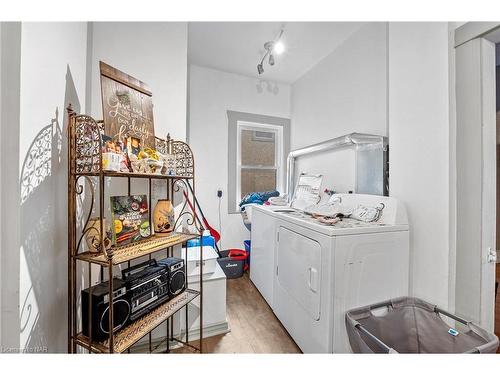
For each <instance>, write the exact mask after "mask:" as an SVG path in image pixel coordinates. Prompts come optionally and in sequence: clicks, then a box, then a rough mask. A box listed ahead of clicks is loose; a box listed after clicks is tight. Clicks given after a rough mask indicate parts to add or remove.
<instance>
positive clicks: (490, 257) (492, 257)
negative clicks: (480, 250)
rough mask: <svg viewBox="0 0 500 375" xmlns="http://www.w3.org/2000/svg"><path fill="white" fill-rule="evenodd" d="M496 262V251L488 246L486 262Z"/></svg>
mask: <svg viewBox="0 0 500 375" xmlns="http://www.w3.org/2000/svg"><path fill="white" fill-rule="evenodd" d="M496 262H497V251H496V250H495V249H493V248H491V247H489V248H488V263H496Z"/></svg>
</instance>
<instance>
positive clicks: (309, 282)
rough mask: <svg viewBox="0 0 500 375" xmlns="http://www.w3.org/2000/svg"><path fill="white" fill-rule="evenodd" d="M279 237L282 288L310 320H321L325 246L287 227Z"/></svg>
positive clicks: (278, 254)
mask: <svg viewBox="0 0 500 375" xmlns="http://www.w3.org/2000/svg"><path fill="white" fill-rule="evenodd" d="M278 235H279V242H278V249H277V254H276V266H277V269H276V273H277V280H278V284H279V286H280V287H281V288H282V289H283V291H284V292H285V293H287V294H288V296H289V298H291V299H293V300H294V302H295V303H296V304H298V305H300V306H301V307H302V309H303V310H304V311H306V312H307V314H308V315H309V318H310V319H313V320H319V318H320V305H319V302H320V287H321V285H320V276H321V275H320V271H321V245H320V244H319V242H318V241H316V240H315V239H313V238H309V237H306V236H304V235H302V234H300V233H297V232H294V231H292V230H290V229H287V228H284V227H280V228H279V230H278Z"/></svg>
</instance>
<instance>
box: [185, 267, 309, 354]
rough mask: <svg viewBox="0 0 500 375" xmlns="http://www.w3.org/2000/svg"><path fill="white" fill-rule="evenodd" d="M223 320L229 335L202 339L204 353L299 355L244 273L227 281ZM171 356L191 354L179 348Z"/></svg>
mask: <svg viewBox="0 0 500 375" xmlns="http://www.w3.org/2000/svg"><path fill="white" fill-rule="evenodd" d="M227 318H228V321H229V327H230V329H231V332H229V333H226V334H224V335H218V336H212V337H208V338H206V339H203V351H204V352H205V353H301V351H300V349H299V347H298V346H297V345H296V344H295V342H294V341H293V340H292V338H291V337H290V336H289V335H288V333H287V332H286V330H285V328H283V326H282V325H281V323H280V322H279V320H278V319H277V318H276V316H274V314H273V312H272V310H271V308H270V307H269V306H268V305H267V303H266V302H265V300H264V298H262V296H261V295H260V293H259V292H258V291H257V289H256V288H255V286H254V285H253V284H252V282H251V281H250V279H249V276H248V273H245V275H244V276H243V277H241V278H239V279H232V280H227ZM194 345H196V346H198V342H194ZM175 352H178V353H182V352H191V351H190V350H189V349H185V348H180V349H176V350H175Z"/></svg>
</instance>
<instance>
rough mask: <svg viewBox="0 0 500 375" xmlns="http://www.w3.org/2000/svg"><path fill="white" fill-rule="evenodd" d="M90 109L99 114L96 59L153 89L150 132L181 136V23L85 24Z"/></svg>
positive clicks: (183, 68) (183, 93) (184, 45)
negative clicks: (88, 36) (89, 37)
mask: <svg viewBox="0 0 500 375" xmlns="http://www.w3.org/2000/svg"><path fill="white" fill-rule="evenodd" d="M90 27H92V29H91V34H92V46H93V48H92V56H91V58H90V61H91V66H92V69H91V72H90V75H91V79H92V85H91V90H92V95H91V98H92V99H91V100H92V103H91V113H92V116H94V117H96V118H102V102H101V83H100V76H99V61H100V60H102V61H104V62H105V63H107V64H109V65H111V66H113V67H115V68H117V69H119V70H122V71H124V72H126V73H127V74H130V75H131V76H133V77H136V78H137V79H140V80H141V81H143V82H145V83H147V84H148V85H149V86H150V88H151V91H152V92H153V105H154V108H153V114H154V122H155V132H156V135H157V136H158V137H162V138H166V136H167V133H170V135H171V136H172V137H173V138H174V139H180V140H184V139H185V138H186V102H187V23H186V22H147V23H146V22H93V23H91V26H90Z"/></svg>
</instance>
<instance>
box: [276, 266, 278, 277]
mask: <svg viewBox="0 0 500 375" xmlns="http://www.w3.org/2000/svg"><path fill="white" fill-rule="evenodd" d="M276 276H278V266H276Z"/></svg>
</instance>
